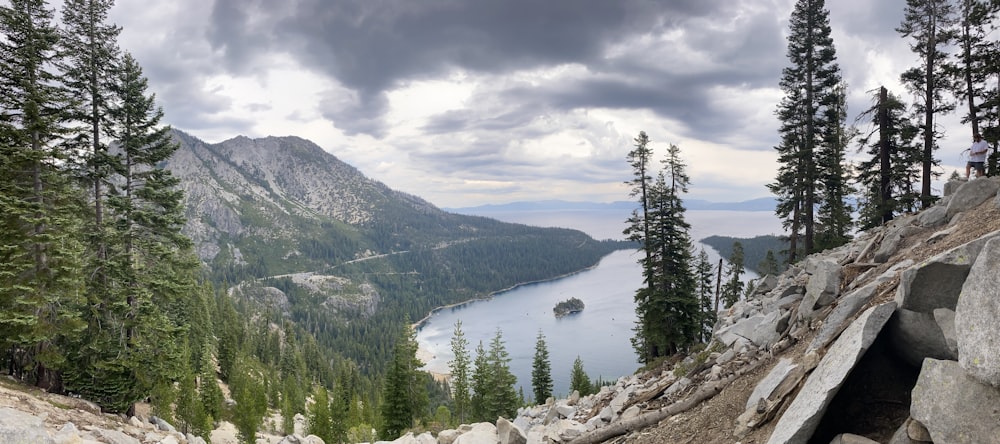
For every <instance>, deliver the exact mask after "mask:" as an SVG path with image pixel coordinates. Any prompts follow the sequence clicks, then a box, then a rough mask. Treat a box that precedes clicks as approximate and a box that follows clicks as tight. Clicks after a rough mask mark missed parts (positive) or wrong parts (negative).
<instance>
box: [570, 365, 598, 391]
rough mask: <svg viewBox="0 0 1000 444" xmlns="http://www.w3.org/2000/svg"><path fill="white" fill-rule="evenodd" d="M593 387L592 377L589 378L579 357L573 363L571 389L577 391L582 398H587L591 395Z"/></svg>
mask: <svg viewBox="0 0 1000 444" xmlns="http://www.w3.org/2000/svg"><path fill="white" fill-rule="evenodd" d="M593 387H594V386H593V385H591V384H590V376H587V372H585V371H584V370H583V360H581V359H580V357H579V356H577V357H576V360H574V361H573V370H571V372H570V377H569V389H570V390H571V391H576V392H577V393H579V394H580V396H587V395H589V394H591V392H592V391H593Z"/></svg>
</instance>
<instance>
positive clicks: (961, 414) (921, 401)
mask: <svg viewBox="0 0 1000 444" xmlns="http://www.w3.org/2000/svg"><path fill="white" fill-rule="evenodd" d="M997 406H1000V391H998V390H997V389H996V388H995V387H991V386H989V385H986V384H983V383H981V382H979V381H978V380H976V379H975V378H972V377H971V376H969V375H968V374H966V372H965V371H964V370H962V367H961V366H960V365H959V364H958V363H957V362H955V361H939V360H935V359H927V360H926V361H924V365H923V368H921V370H920V376H919V377H918V378H917V384H916V385H915V386H914V387H913V392H912V401H911V404H910V415H912V416H913V419H916V420H917V421H920V423H921V424H923V425H924V427H926V428H927V430H928V431H929V432H930V435H931V438H932V439H933V440H934V442H936V443H987V442H996V438H997V437H998V436H1000V408H998V407H997Z"/></svg>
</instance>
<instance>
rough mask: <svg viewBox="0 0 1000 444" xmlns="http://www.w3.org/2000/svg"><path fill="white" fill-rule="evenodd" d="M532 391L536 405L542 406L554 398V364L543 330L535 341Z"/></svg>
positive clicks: (532, 364)
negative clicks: (550, 360)
mask: <svg viewBox="0 0 1000 444" xmlns="http://www.w3.org/2000/svg"><path fill="white" fill-rule="evenodd" d="M531 389H532V394H533V395H534V396H535V404H542V403H544V402H545V401H546V400H547V399H549V397H551V396H552V364H551V363H550V362H549V348H548V346H547V345H545V335H543V334H542V331H541V330H539V331H538V338H537V340H536V341H535V359H534V360H533V361H532V363H531Z"/></svg>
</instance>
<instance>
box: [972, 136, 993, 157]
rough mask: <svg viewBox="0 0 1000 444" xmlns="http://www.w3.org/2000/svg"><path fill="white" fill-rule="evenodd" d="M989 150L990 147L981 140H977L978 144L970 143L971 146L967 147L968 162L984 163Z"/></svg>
mask: <svg viewBox="0 0 1000 444" xmlns="http://www.w3.org/2000/svg"><path fill="white" fill-rule="evenodd" d="M989 149H990V146H989V145H988V144H987V143H986V141H985V140H983V139H979V141H978V142H972V146H971V147H969V162H985V161H986V152H987V151H989Z"/></svg>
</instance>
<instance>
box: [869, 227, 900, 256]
mask: <svg viewBox="0 0 1000 444" xmlns="http://www.w3.org/2000/svg"><path fill="white" fill-rule="evenodd" d="M900 245H903V229H902V228H896V229H893V230H892V231H890V232H889V233H887V234H886V235H885V238H883V239H882V243H881V244H880V245H879V246H878V250H876V251H875V255H874V256H872V261H874V262H876V263H879V264H884V263H886V262H887V261H888V260H889V258H890V257H892V255H894V254H896V252H897V251H899V247H900Z"/></svg>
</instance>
